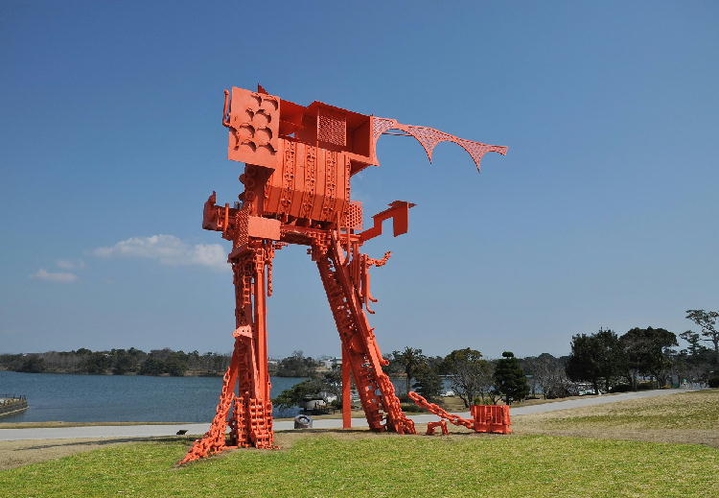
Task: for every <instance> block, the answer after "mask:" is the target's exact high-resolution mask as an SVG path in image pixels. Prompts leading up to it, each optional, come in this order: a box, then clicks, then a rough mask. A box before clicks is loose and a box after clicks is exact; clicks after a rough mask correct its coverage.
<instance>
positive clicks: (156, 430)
mask: <svg viewBox="0 0 719 498" xmlns="http://www.w3.org/2000/svg"><path fill="white" fill-rule="evenodd" d="M681 392H687V390H685V389H661V390H654V391H640V392H631V393H621V394H611V395H604V396H585V397H582V398H574V399H569V400H565V401H556V402H553V403H544V404H540V405H532V406H522V407H518V408H512V409H511V416H512V417H515V416H520V415H529V414H534V413H545V412H550V411H557V410H567V409H572V408H580V407H584V406H593V405H603V404H606V403H616V402H618V401H626V400H629V399H637V398H647V397H652V396H667V395H671V394H676V393H681ZM458 415H459V416H461V417H464V418H471V416H470V414H469V412H463V413H458ZM409 418H411V419H412V420H414V421H415V423H418V424H423V423H424V424H426V423H427V422H432V421H436V420H437V416H436V415H433V414H422V415H411V416H410V417H409ZM209 426H210V424H209V422H208V423H204V424H152V425H88V426H78V427H56V428H51V427H48V428H29V429H0V441H18V440H27V439H36V440H39V439H135V438H152V437H169V436H175V435H177V432H178V431H187V434H204V433H205V432H207V429H208V428H209ZM274 426H275V430H276V431H286V430H291V429H294V421H293V420H275V423H274ZM312 427H313V428H314V429H340V428H341V427H342V419H314V420H313V421H312ZM352 427H358V428H362V427H367V421H366V420H365V419H364V418H353V419H352Z"/></svg>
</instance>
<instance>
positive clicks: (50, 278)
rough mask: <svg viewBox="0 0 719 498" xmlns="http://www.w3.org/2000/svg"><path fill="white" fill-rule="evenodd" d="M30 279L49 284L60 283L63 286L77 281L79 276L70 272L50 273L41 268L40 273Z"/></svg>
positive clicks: (34, 274) (37, 272)
mask: <svg viewBox="0 0 719 498" xmlns="http://www.w3.org/2000/svg"><path fill="white" fill-rule="evenodd" d="M30 278H34V279H37V280H45V281H47V282H59V283H62V284H69V283H72V282H74V281H75V280H77V275H75V274H74V273H70V272H50V271H47V270H45V269H44V268H40V269H39V270H38V271H36V272H35V273H33V274H32V275H30Z"/></svg>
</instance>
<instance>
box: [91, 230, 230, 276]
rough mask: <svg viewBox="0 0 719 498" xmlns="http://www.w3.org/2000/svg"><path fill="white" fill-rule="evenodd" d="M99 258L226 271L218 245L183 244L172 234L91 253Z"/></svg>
mask: <svg viewBox="0 0 719 498" xmlns="http://www.w3.org/2000/svg"><path fill="white" fill-rule="evenodd" d="M92 254H93V255H94V256H98V257H101V258H116V257H125V258H145V259H153V260H156V261H158V262H160V263H161V264H163V265H169V266H180V265H196V266H205V267H208V268H212V269H215V270H226V269H227V255H226V251H225V249H224V248H223V247H222V246H221V245H220V244H195V245H191V244H187V243H186V242H183V241H182V240H181V239H179V238H178V237H175V236H174V235H164V234H160V235H152V236H150V237H132V238H129V239H125V240H121V241H120V242H118V243H117V244H115V245H113V246H110V247H98V248H97V249H95V250H93V251H92Z"/></svg>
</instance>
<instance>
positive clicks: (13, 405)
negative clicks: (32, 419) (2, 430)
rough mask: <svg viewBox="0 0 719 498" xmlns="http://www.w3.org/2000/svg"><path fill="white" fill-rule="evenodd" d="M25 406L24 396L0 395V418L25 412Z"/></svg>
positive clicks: (25, 399)
mask: <svg viewBox="0 0 719 498" xmlns="http://www.w3.org/2000/svg"><path fill="white" fill-rule="evenodd" d="M27 406H28V405H27V398H26V397H25V396H22V395H21V396H18V395H9V394H0V417H3V416H5V415H12V414H14V413H20V412H24V411H25V410H27Z"/></svg>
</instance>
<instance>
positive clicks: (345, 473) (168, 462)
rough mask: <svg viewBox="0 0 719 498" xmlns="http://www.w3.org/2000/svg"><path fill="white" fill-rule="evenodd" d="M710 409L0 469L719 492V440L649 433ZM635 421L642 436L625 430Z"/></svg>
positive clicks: (711, 394)
mask: <svg viewBox="0 0 719 498" xmlns="http://www.w3.org/2000/svg"><path fill="white" fill-rule="evenodd" d="M645 403H648V404H646V405H645ZM717 407H719V391H717V390H713V391H705V392H701V393H691V394H677V395H672V396H666V397H662V398H656V399H653V400H639V401H632V402H626V403H617V404H613V405H611V406H609V405H604V406H600V407H594V408H591V409H587V410H590V412H588V413H584V412H583V411H577V410H572V411H566V412H558V413H557V414H541V415H532V416H529V415H527V416H522V417H517V418H516V420H513V423H514V428H515V433H514V434H512V435H509V436H499V435H487V434H475V433H469V432H464V431H461V430H459V428H456V430H454V431H453V433H452V434H451V435H450V436H444V437H442V436H432V437H430V436H423V435H417V436H397V435H394V434H373V433H369V432H366V431H309V432H300V431H296V432H295V431H291V432H285V433H278V434H277V438H276V439H277V443H278V444H280V446H281V447H282V449H280V450H277V451H257V450H238V451H229V452H225V453H223V454H221V455H219V456H216V457H213V458H210V459H207V460H204V461H200V462H196V463H193V464H190V465H188V466H186V467H182V468H177V467H175V466H174V464H175V463H176V462H177V461H178V460H179V459H180V458H182V456H183V455H184V454H185V452H186V451H187V448H188V445H189V442H188V441H185V440H166V441H153V442H141V443H124V444H119V445H114V446H109V447H104V448H101V449H95V450H92V451H86V452H83V453H78V454H74V455H71V456H67V457H63V458H58V459H53V460H49V461H45V462H40V463H34V464H31V465H25V466H22V467H18V468H13V469H7V470H3V471H0V495H2V494H3V492H4V491H7V492H8V494H7V496H14V497H18V498H20V497H31V496H38V497H40V496H43V497H45V496H63V497H71V496H83V497H84V496H92V497H104V496H134V497H144V496H147V497H150V496H152V497H155V496H162V497H170V496H182V497H195V496H197V497H200V496H201V497H211V496H233V497H242V496H253V497H257V496H272V497H283V496H292V497H302V496H342V497H344V496H366V497H385V496H387V497H389V496H397V497H410V496H479V495H486V496H492V495H495V496H496V495H500V496H509V497H525V496H527V497H529V496H531V497H630V496H632V497H674V496H677V497H679V496H681V497H693V496H696V497H709V496H719V474H718V472H717V470H718V469H719V447H717V446H712V445H711V443H705V442H704V441H702V440H701V439H697V440H696V441H694V442H693V443H691V441H690V442H689V443H686V442H683V443H674V442H662V441H660V440H655V439H656V438H655V434H656V433H665V434H666V436H667V437H666V440H667V441H673V440H674V436H673V434H674V433H676V432H677V431H679V432H682V431H684V430H685V427H686V426H687V425H690V426H692V427H693V428H694V429H693V430H698V431H705V432H706V433H707V434H711V433H714V434H715V437H716V433H717V432H719V425H717V412H719V409H718V408H717ZM608 410H609V411H610V412H607V411H608ZM572 412H573V413H572ZM690 428H691V427H690ZM614 429H616V430H617V431H618V432H617V433H615V434H614V436H612V435H611V431H612V430H614ZM632 431H633V432H634V433H636V434H639V436H636V435H635V437H633V438H626V437H623V436H622V434H625V433H626V434H629V433H631V432H632ZM566 433H571V434H572V435H563V434H566ZM642 434H645V435H646V434H649V435H651V437H648V438H642V437H640V436H641V435H642ZM701 434H703V432H700V433H694V435H693V436H691V437H695V438H701ZM627 439H635V440H627ZM636 439H649V440H636ZM696 443H701V444H696ZM36 444H37V443H36Z"/></svg>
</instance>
